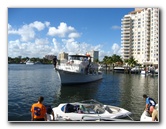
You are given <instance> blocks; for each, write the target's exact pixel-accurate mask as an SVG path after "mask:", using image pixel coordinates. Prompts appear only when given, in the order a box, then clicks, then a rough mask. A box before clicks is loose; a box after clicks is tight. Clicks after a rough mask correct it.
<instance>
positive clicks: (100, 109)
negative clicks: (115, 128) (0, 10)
mask: <svg viewBox="0 0 166 129" xmlns="http://www.w3.org/2000/svg"><path fill="white" fill-rule="evenodd" d="M76 107H77V108H76ZM53 111H54V115H55V116H56V118H55V119H56V120H59V119H60V120H62V119H63V120H68V121H69V120H70V121H96V120H103V121H104V120H108V121H112V120H113V119H119V118H126V117H128V116H129V115H131V112H129V111H127V110H126V109H123V108H120V107H116V106H111V105H101V103H89V104H88V103H82V102H75V103H70V104H69V103H63V104H60V105H59V106H58V107H54V108H53Z"/></svg>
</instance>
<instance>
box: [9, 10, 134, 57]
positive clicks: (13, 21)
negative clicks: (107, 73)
mask: <svg viewBox="0 0 166 129" xmlns="http://www.w3.org/2000/svg"><path fill="white" fill-rule="evenodd" d="M133 10H134V8H8V56H10V57H17V56H22V57H39V58H42V57H44V56H45V55H49V54H50V55H52V54H53V55H58V54H59V53H61V52H67V53H69V54H76V53H80V54H84V53H86V52H88V51H91V50H98V51H99V56H100V57H99V59H100V60H102V59H103V57H104V56H111V55H112V54H117V55H120V47H121V19H122V18H123V16H124V15H126V14H128V13H129V12H131V11H133Z"/></svg>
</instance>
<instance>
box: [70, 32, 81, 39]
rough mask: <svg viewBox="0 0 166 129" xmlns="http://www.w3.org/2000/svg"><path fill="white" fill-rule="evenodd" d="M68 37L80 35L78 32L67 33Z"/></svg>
mask: <svg viewBox="0 0 166 129" xmlns="http://www.w3.org/2000/svg"><path fill="white" fill-rule="evenodd" d="M68 37H69V38H78V37H80V35H79V33H76V32H73V33H70V34H69V35H68Z"/></svg>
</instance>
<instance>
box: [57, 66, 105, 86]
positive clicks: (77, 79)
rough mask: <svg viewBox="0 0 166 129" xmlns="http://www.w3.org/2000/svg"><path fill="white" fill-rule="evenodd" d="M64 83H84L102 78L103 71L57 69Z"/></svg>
mask: <svg viewBox="0 0 166 129" xmlns="http://www.w3.org/2000/svg"><path fill="white" fill-rule="evenodd" d="M56 71H57V73H58V76H59V78H60V80H61V84H62V85H71V84H82V83H89V82H94V81H97V80H100V79H102V78H103V75H102V73H100V72H98V73H96V74H85V73H77V72H70V71H65V70H60V69H56Z"/></svg>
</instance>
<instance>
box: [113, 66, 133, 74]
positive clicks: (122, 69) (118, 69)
mask: <svg viewBox="0 0 166 129" xmlns="http://www.w3.org/2000/svg"><path fill="white" fill-rule="evenodd" d="M129 70H130V68H129V67H126V66H124V67H114V72H116V73H125V72H129Z"/></svg>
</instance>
